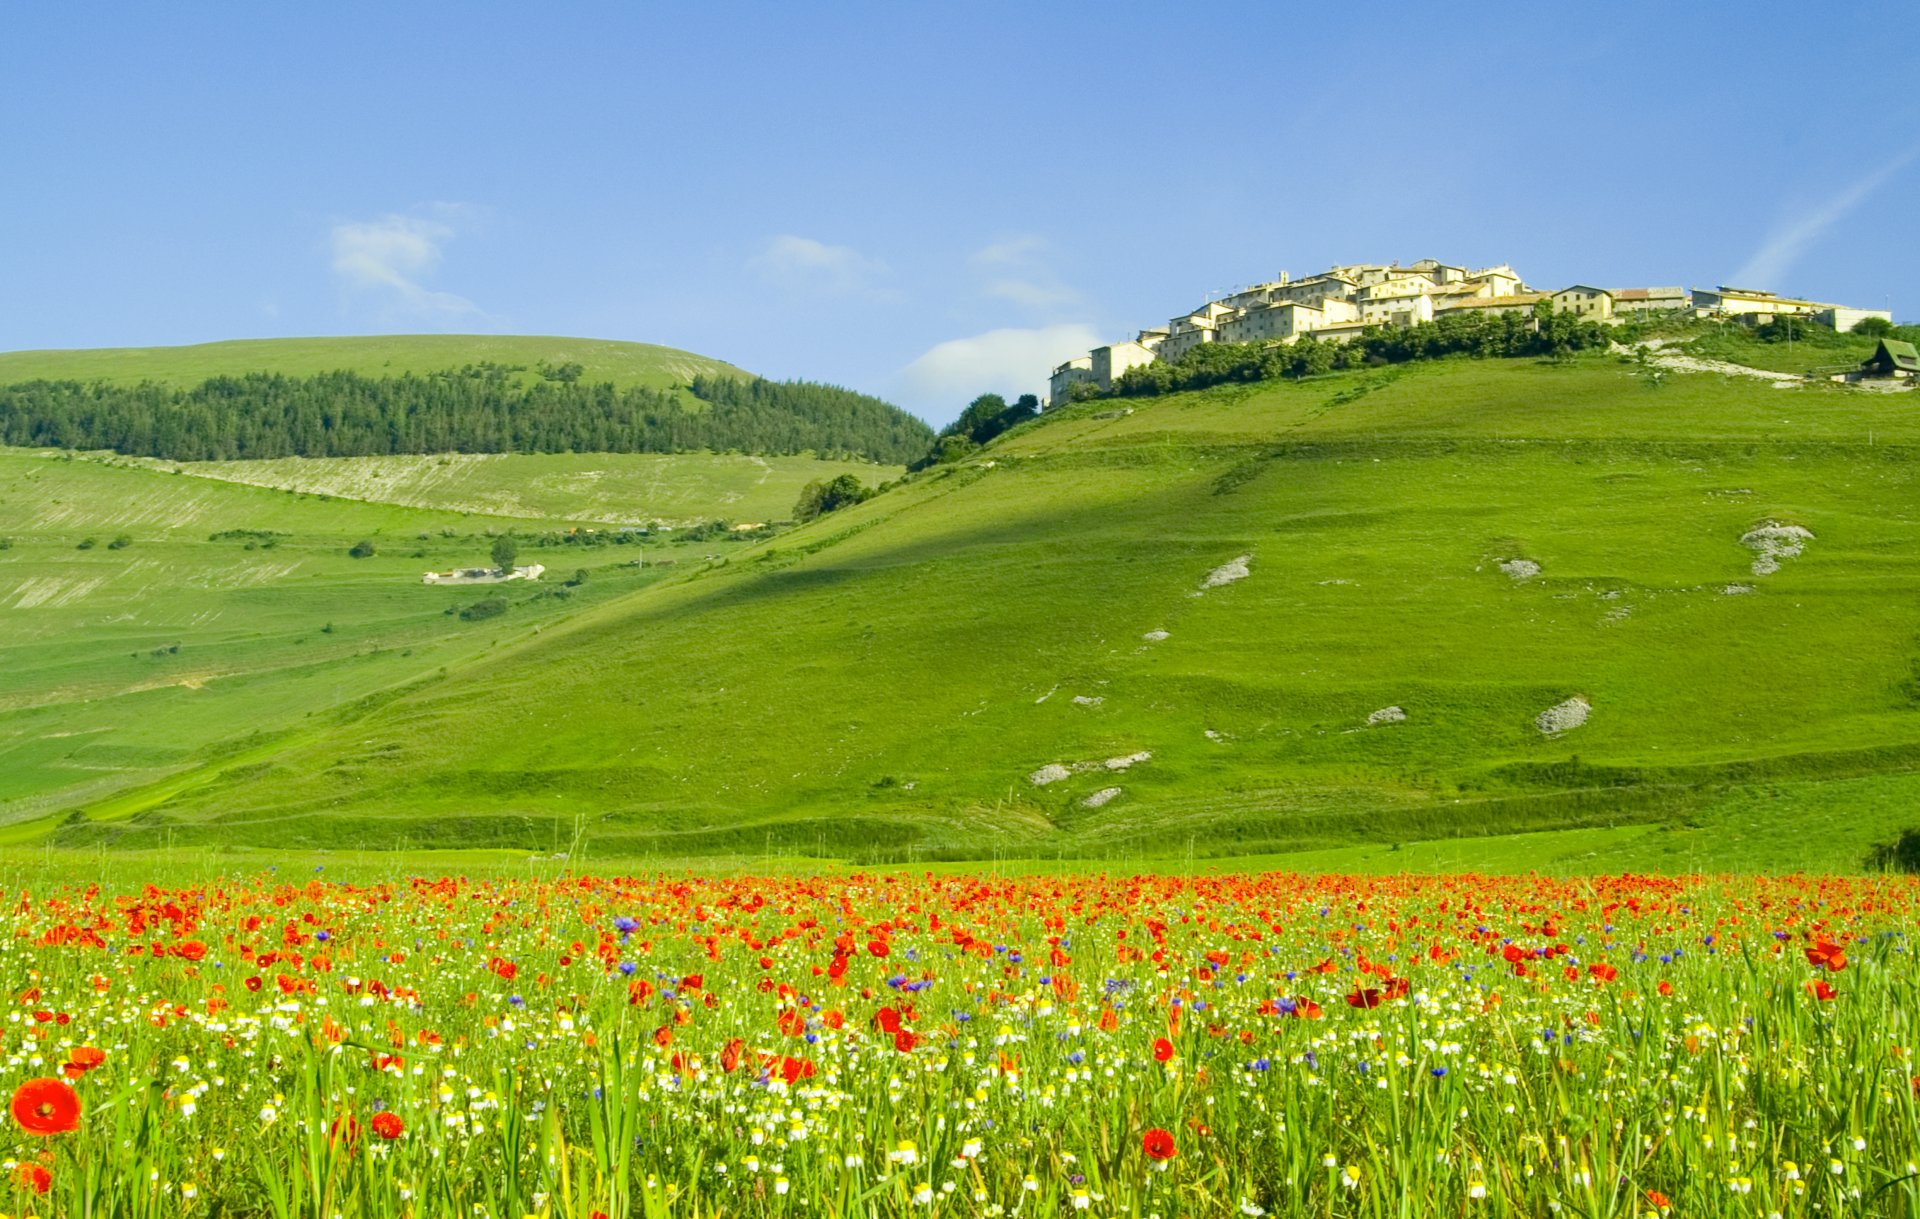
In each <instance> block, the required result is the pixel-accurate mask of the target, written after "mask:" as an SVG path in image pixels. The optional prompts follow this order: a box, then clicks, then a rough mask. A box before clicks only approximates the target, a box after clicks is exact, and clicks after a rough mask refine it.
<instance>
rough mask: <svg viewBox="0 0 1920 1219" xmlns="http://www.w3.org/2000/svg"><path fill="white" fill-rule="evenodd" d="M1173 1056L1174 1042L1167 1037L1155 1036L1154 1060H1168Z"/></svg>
mask: <svg viewBox="0 0 1920 1219" xmlns="http://www.w3.org/2000/svg"><path fill="white" fill-rule="evenodd" d="M1172 1057H1173V1042H1171V1041H1168V1040H1167V1039H1166V1038H1165V1037H1155V1038H1154V1039H1153V1059H1154V1061H1155V1062H1166V1061H1168V1060H1169V1059H1171V1058H1172Z"/></svg>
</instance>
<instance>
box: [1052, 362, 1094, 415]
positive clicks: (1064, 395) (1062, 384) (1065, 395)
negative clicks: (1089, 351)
mask: <svg viewBox="0 0 1920 1219" xmlns="http://www.w3.org/2000/svg"><path fill="white" fill-rule="evenodd" d="M1092 380H1093V357H1092V356H1091V355H1084V356H1075V357H1073V359H1071V360H1068V361H1067V362H1066V363H1065V364H1062V365H1060V366H1059V367H1058V368H1056V369H1054V370H1053V376H1052V377H1051V378H1049V379H1048V381H1047V405H1049V406H1065V405H1066V404H1067V403H1068V401H1070V400H1071V395H1072V393H1073V387H1074V385H1076V384H1077V383H1079V382H1082V381H1086V382H1092Z"/></svg>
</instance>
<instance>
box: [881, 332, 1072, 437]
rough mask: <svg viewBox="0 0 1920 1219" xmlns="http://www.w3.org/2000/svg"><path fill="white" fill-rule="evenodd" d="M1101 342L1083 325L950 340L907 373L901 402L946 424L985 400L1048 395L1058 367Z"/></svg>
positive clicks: (931, 350) (902, 376)
mask: <svg viewBox="0 0 1920 1219" xmlns="http://www.w3.org/2000/svg"><path fill="white" fill-rule="evenodd" d="M1099 342H1100V338H1099V335H1098V333H1097V332H1096V331H1095V330H1094V329H1093V327H1091V326H1088V325H1086V324H1084V323H1079V322H1075V323H1070V324H1064V325H1058V326H1040V327H1035V328H1032V329H1015V328H1008V329H1002V330H989V331H987V332H986V333H984V334H976V335H971V336H969V337H967V338H961V339H949V340H947V341H946V342H944V343H939V344H936V345H935V346H933V347H930V348H928V349H927V351H925V352H924V353H922V354H921V356H920V357H919V358H918V359H916V360H914V361H913V363H911V364H909V365H907V366H906V367H905V368H904V369H902V370H901V372H900V376H899V385H900V389H899V391H898V396H899V398H900V399H901V401H903V402H904V403H905V404H906V405H907V406H908V407H909V408H911V409H912V410H914V411H917V412H918V413H919V414H921V415H922V416H924V417H926V418H928V419H933V420H946V419H951V418H953V417H954V416H955V415H957V414H959V413H960V409H961V408H962V407H964V406H965V405H966V404H967V403H968V402H971V401H972V400H973V399H974V398H975V397H977V396H979V395H980V394H984V393H998V394H1005V395H1007V396H1008V397H1012V396H1013V395H1015V394H1041V395H1045V393H1046V390H1047V375H1048V374H1049V373H1050V372H1052V370H1053V368H1054V366H1055V365H1057V364H1059V363H1060V362H1061V361H1063V360H1068V359H1071V358H1072V357H1074V356H1078V355H1085V354H1086V353H1087V351H1088V350H1089V349H1091V348H1093V347H1095V346H1098V345H1099Z"/></svg>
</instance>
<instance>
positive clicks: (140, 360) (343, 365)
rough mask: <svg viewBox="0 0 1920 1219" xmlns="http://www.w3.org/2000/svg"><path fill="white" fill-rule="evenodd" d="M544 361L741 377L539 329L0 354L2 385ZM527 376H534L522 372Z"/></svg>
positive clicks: (623, 380) (671, 352)
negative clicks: (526, 332)
mask: <svg viewBox="0 0 1920 1219" xmlns="http://www.w3.org/2000/svg"><path fill="white" fill-rule="evenodd" d="M542 362H545V363H549V364H567V363H577V364H580V365H582V366H583V367H584V369H585V371H584V372H583V373H582V379H583V380H586V381H595V382H599V381H605V382H610V383H612V384H614V385H620V386H627V385H647V386H652V387H654V388H656V389H665V388H668V387H670V386H674V385H684V384H686V383H687V382H689V381H691V380H692V379H693V378H694V377H695V376H698V375H700V374H706V375H707V376H728V375H732V376H741V377H744V376H746V375H747V374H746V373H745V372H743V371H741V370H740V369H738V368H735V367H734V366H733V365H731V364H728V363H725V362H724V361H721V360H713V359H709V358H707V357H706V356H698V355H694V354H693V353H692V352H688V351H680V350H677V349H675V348H672V347H658V346H655V345H653V344H651V343H621V342H615V341H614V340H611V339H571V338H552V337H546V336H539V335H489V334H387V335H364V336H354V337H345V338H304V339H236V340H232V341H229V342H224V343H196V344H193V345H192V346H186V347H103V348H88V349H79V350H72V351H11V352H0V384H9V383H13V382H19V381H35V380H47V381H107V382H112V383H115V384H133V383H135V382H139V381H164V382H168V383H171V384H174V385H183V386H184V385H197V384H198V383H200V382H202V381H205V380H206V379H208V378H209V377H237V376H243V375H245V374H247V373H281V374H283V375H286V376H294V377H304V376H313V375H315V374H318V373H324V372H339V371H345V372H357V373H360V374H362V375H364V376H370V377H398V376H402V375H404V374H407V373H416V374H417V373H429V372H439V371H442V370H445V369H452V368H461V367H464V366H466V365H469V364H506V365H519V366H524V367H525V368H527V369H528V370H532V369H534V368H536V367H537V366H538V365H539V364H541V363H542ZM526 376H527V378H528V379H529V380H531V379H533V378H534V376H535V374H534V373H532V372H531V371H529V372H528V373H527V374H526Z"/></svg>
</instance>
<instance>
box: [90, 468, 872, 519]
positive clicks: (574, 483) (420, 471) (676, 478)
mask: <svg viewBox="0 0 1920 1219" xmlns="http://www.w3.org/2000/svg"><path fill="white" fill-rule="evenodd" d="M124 460H126V461H128V462H129V464H132V463H133V462H134V460H135V459H124ZM139 464H142V465H144V466H146V467H147V468H151V469H158V470H166V471H171V470H176V469H177V470H180V471H182V472H183V473H186V474H189V475H193V476H196V477H199V478H211V479H218V480H220V481H223V482H234V483H245V484H248V485H250V486H257V487H274V488H278V489H280V490H285V491H301V492H307V493H309V494H313V495H326V496H333V497H336V498H340V499H354V500H363V501H366V502H367V503H376V504H393V505H397V506H400V507H406V508H427V509H434V510H438V511H446V512H470V513H479V514H487V515H495V516H511V517H523V518H537V519H540V520H546V521H581V522H591V523H597V524H614V525H638V524H648V523H651V522H655V521H659V522H664V523H666V524H669V525H690V524H694V523H697V522H699V521H704V520H711V519H713V518H716V517H720V518H725V519H727V520H729V521H779V520H785V519H787V518H788V517H790V516H791V515H792V513H793V505H794V501H795V499H797V498H798V496H799V491H800V487H801V485H802V484H804V483H806V482H808V481H810V480H813V479H832V478H836V477H838V476H839V475H841V474H852V475H854V476H856V477H858V478H859V479H860V480H861V481H862V482H864V483H867V484H868V485H873V484H877V483H880V482H883V481H886V480H888V479H892V478H897V477H899V476H900V474H901V473H902V471H901V469H900V467H897V466H876V465H873V464H871V463H868V462H860V461H820V460H816V459H814V458H811V457H758V456H753V455H751V454H741V453H673V454H667V453H592V454H575V453H558V454H555V453H534V454H514V455H507V454H500V453H442V454H434V455H431V456H419V457H416V456H404V455H403V456H394V457H337V458H307V457H286V458H281V459H279V460H275V461H195V462H170V461H164V460H150V461H142V462H140V463H139Z"/></svg>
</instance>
